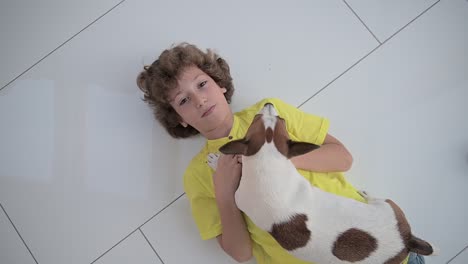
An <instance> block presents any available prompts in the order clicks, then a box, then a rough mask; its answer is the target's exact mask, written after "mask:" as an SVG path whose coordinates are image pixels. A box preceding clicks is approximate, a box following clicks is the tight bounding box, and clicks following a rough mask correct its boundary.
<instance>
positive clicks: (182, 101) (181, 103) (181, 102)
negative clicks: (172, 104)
mask: <svg viewBox="0 0 468 264" xmlns="http://www.w3.org/2000/svg"><path fill="white" fill-rule="evenodd" d="M186 102H187V98H184V99H182V100H181V101H180V103H179V105H183V104H185V103H186Z"/></svg>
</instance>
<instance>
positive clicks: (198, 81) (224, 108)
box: [169, 66, 232, 135]
mask: <svg viewBox="0 0 468 264" xmlns="http://www.w3.org/2000/svg"><path fill="white" fill-rule="evenodd" d="M177 83H178V86H177V88H176V89H174V90H172V91H170V92H169V101H170V104H171V106H172V107H173V108H174V109H175V111H176V112H177V113H178V114H179V116H181V118H182V120H181V124H182V125H183V126H186V125H187V124H188V125H191V126H192V127H194V128H195V129H196V130H198V131H199V132H200V133H201V134H203V135H206V134H210V131H213V130H215V129H217V128H219V127H220V126H222V125H223V124H224V122H226V120H228V119H229V116H230V115H232V114H231V109H230V108H229V105H228V103H227V101H226V98H225V97H224V93H225V92H226V91H227V90H226V89H225V88H221V87H219V86H218V84H217V83H216V82H215V81H214V80H213V79H211V77H210V76H209V75H207V74H206V73H204V72H203V71H202V70H200V69H199V68H198V67H196V66H190V67H187V68H186V69H185V70H184V71H183V72H182V73H181V76H180V78H179V79H178V82H177Z"/></svg>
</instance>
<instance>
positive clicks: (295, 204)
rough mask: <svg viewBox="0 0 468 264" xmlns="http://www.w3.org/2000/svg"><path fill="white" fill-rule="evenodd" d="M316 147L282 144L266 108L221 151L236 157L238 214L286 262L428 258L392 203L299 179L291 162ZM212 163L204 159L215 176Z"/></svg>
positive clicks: (365, 263) (395, 263)
mask: <svg viewBox="0 0 468 264" xmlns="http://www.w3.org/2000/svg"><path fill="white" fill-rule="evenodd" d="M317 148H319V146H317V145H314V144H310V143H305V142H294V141H292V140H290V139H289V136H288V132H287V130H286V120H284V119H282V118H281V117H279V116H278V114H277V112H276V109H275V107H274V106H273V104H271V103H266V104H265V105H264V107H263V108H262V109H261V110H260V111H259V112H258V113H257V114H256V116H255V117H254V119H253V121H252V123H251V125H250V127H249V129H248V131H247V133H246V136H245V137H244V138H243V139H239V140H234V141H231V142H229V143H227V144H225V145H223V146H222V147H221V148H220V149H219V151H220V152H221V153H223V154H240V155H243V156H242V177H241V180H240V183H239V187H238V189H237V191H236V193H235V201H236V204H237V206H238V208H239V209H240V210H241V211H243V212H244V213H245V214H246V215H247V216H248V217H249V218H250V219H251V220H252V221H253V222H254V223H255V225H257V226H258V227H259V228H261V229H263V230H265V231H267V232H269V233H270V234H271V236H272V237H273V238H274V239H275V240H276V241H277V242H278V244H279V245H281V247H283V248H284V249H285V250H287V251H288V252H289V253H290V254H292V255H293V256H295V257H297V258H299V259H302V260H304V261H311V262H314V263H330V264H335V263H336V264H338V263H340V264H341V263H350V262H352V263H359V264H378V263H385V264H400V263H402V261H403V260H404V259H405V258H406V257H407V256H408V254H409V252H415V253H418V254H421V255H435V254H436V252H435V250H436V249H435V248H433V246H432V245H431V244H429V243H428V242H426V241H424V240H422V239H419V238H417V237H415V236H414V235H413V234H412V233H411V228H410V225H409V224H408V221H407V220H406V218H405V215H404V213H403V211H402V210H401V209H400V208H399V207H398V206H397V205H396V204H395V203H394V202H393V201H391V200H388V199H387V200H383V199H376V198H373V197H370V196H369V195H368V194H367V193H366V192H360V194H361V195H362V196H363V197H364V198H365V199H366V200H367V203H362V202H358V201H356V200H354V199H350V198H345V197H341V196H338V195H335V194H332V193H328V192H325V191H323V190H321V189H319V188H317V187H314V186H313V185H311V184H310V183H309V182H308V181H307V180H306V179H305V178H304V177H302V176H301V175H300V174H299V173H298V172H297V169H296V168H295V167H294V164H293V163H292V162H291V160H290V158H291V157H294V156H298V155H302V154H305V153H308V152H310V151H313V150H315V149H317ZM216 162H217V156H214V155H212V154H210V155H209V163H210V166H212V167H213V168H214V169H216Z"/></svg>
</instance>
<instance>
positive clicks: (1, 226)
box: [0, 207, 36, 264]
mask: <svg viewBox="0 0 468 264" xmlns="http://www.w3.org/2000/svg"><path fill="white" fill-rule="evenodd" d="M0 263H5V264H7V263H22V264H23V263H24V264H35V263H36V262H35V261H34V258H33V257H32V256H31V254H30V253H29V251H28V249H27V248H26V246H25V245H24V243H23V241H22V240H21V238H20V236H19V235H18V233H17V232H16V231H15V229H14V227H13V225H12V224H11V222H10V220H8V217H7V215H6V214H5V212H4V211H3V210H2V208H1V207H0Z"/></svg>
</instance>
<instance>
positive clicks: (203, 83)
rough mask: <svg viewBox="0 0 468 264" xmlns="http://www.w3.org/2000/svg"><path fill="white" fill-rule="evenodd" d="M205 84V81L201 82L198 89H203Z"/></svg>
mask: <svg viewBox="0 0 468 264" xmlns="http://www.w3.org/2000/svg"><path fill="white" fill-rule="evenodd" d="M206 83H207V81H203V82H201V83H200V85H199V86H200V88H201V87H203V86H205V84H206Z"/></svg>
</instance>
